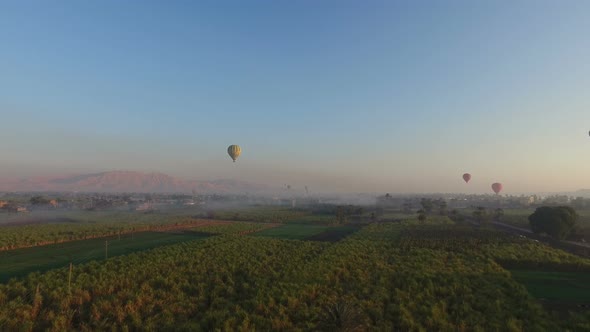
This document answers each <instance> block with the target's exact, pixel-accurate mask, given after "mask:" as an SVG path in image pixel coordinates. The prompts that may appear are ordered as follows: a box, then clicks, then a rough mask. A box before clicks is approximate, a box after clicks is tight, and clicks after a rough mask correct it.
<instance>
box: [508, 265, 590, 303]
mask: <svg viewBox="0 0 590 332" xmlns="http://www.w3.org/2000/svg"><path fill="white" fill-rule="evenodd" d="M510 272H511V273H512V277H513V278H514V279H515V280H516V281H518V282H520V283H522V284H523V285H525V287H526V288H527V290H528V291H529V293H530V294H531V295H533V296H534V297H536V298H538V299H546V300H551V301H563V302H578V303H579V302H581V303H590V273H588V272H545V271H530V270H512V271H510Z"/></svg>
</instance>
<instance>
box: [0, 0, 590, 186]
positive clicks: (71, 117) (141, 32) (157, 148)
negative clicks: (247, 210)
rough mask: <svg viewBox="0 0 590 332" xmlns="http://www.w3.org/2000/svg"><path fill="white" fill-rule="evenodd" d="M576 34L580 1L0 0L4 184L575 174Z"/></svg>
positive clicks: (583, 93)
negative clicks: (111, 178) (153, 176)
mask: <svg viewBox="0 0 590 332" xmlns="http://www.w3.org/2000/svg"><path fill="white" fill-rule="evenodd" d="M589 35H590V2H589V1H546V0H534V1H533V0H530V1H504V0H499V1H455V0H450V1H425V0H424V1H372V0H366V1H311V0H310V1H286V0H284V1H282V0H272V1H271V0H268V1H257V0H251V1H237V0H236V1H224V0H221V1H182V0H178V1H139V0H131V1H116V0H105V1H73V0H72V1H60V0H58V1H41V0H39V1H28V0H14V1H13V0H4V1H0V156H1V157H0V178H6V177H29V176H40V175H57V174H75V173H89V172H99V171H109V170H138V171H157V172H163V173H166V174H169V175H172V176H176V177H179V178H183V179H197V180H208V179H222V178H223V179H226V178H227V179H240V180H245V181H251V182H257V183H265V184H269V185H283V184H286V183H289V184H291V185H292V186H293V187H294V188H297V187H299V188H302V187H303V186H304V185H307V186H309V187H310V190H314V189H316V191H336V192H392V193H418V192H467V193H487V192H491V189H490V184H491V183H493V182H502V183H503V184H504V192H505V193H507V194H511V193H522V192H536V191H540V192H548V191H569V190H576V189H580V188H590V168H589V167H588V165H589V164H590V137H589V130H590V60H589V59H590V38H588V36H589ZM230 144H239V145H240V146H241V147H242V156H241V157H240V158H239V159H238V161H237V162H236V163H235V164H234V163H232V162H231V159H230V158H229V156H228V155H227V152H226V149H227V146H228V145H230ZM464 172H470V173H471V174H472V176H473V178H472V180H471V182H470V183H469V184H468V185H467V184H465V183H464V182H463V180H462V179H461V175H462V174H463V173H464Z"/></svg>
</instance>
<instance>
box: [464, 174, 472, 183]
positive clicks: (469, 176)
mask: <svg viewBox="0 0 590 332" xmlns="http://www.w3.org/2000/svg"><path fill="white" fill-rule="evenodd" d="M463 180H465V183H469V180H471V174H469V173H465V174H463Z"/></svg>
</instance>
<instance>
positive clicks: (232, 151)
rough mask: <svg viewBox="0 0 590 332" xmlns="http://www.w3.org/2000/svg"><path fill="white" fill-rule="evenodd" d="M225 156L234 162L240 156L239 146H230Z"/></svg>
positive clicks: (240, 149)
mask: <svg viewBox="0 0 590 332" xmlns="http://www.w3.org/2000/svg"><path fill="white" fill-rule="evenodd" d="M227 154H229V156H230V157H231V159H232V160H233V161H234V163H235V162H236V159H238V157H239V156H240V154H242V148H240V146H239V145H230V146H229V147H228V148H227Z"/></svg>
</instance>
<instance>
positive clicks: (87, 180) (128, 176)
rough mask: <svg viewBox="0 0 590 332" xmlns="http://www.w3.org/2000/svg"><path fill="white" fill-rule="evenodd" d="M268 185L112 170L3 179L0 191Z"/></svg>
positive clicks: (252, 188) (215, 189) (214, 189)
mask: <svg viewBox="0 0 590 332" xmlns="http://www.w3.org/2000/svg"><path fill="white" fill-rule="evenodd" d="M268 189H269V188H268V187H267V186H264V185H259V184H253V183H250V182H246V181H239V180H231V179H220V180H213V181H195V180H181V179H178V178H175V177H172V176H169V175H166V174H163V173H157V172H156V173H143V172H136V171H109V172H101V173H92V174H79V175H71V176H59V177H44V178H43V177H37V178H29V179H22V180H5V181H3V180H0V191H80V192H104V193H115V192H150V193H190V192H192V190H195V191H196V192H198V193H254V192H262V191H266V190H268Z"/></svg>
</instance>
